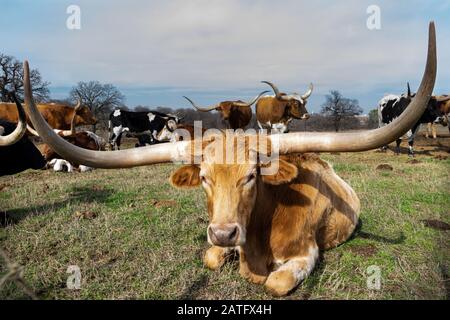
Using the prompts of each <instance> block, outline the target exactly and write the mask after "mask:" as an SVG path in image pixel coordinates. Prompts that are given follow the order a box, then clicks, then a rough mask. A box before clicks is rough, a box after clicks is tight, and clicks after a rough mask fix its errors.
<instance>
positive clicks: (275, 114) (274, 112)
mask: <svg viewBox="0 0 450 320" xmlns="http://www.w3.org/2000/svg"><path fill="white" fill-rule="evenodd" d="M262 82H263V83H267V84H268V85H269V86H271V87H272V89H273V91H274V93H275V95H274V96H265V97H262V98H261V99H259V100H258V102H257V103H256V119H257V120H258V126H259V127H260V128H261V129H268V130H270V131H271V132H272V133H286V132H288V125H289V123H290V122H291V121H292V120H293V119H300V120H306V119H308V118H309V114H308V111H307V110H306V107H305V106H306V102H307V99H308V98H309V96H310V95H311V93H312V91H313V85H312V83H311V84H310V85H309V89H308V91H307V92H306V93H305V94H304V95H302V96H300V95H299V94H297V93H293V94H286V93H282V92H280V91H279V90H278V88H277V87H276V86H275V85H274V84H273V83H271V82H268V81H262Z"/></svg>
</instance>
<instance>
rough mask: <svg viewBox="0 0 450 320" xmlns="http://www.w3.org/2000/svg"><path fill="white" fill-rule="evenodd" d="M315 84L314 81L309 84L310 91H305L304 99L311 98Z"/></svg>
mask: <svg viewBox="0 0 450 320" xmlns="http://www.w3.org/2000/svg"><path fill="white" fill-rule="evenodd" d="M313 89H314V86H313V84H312V83H310V84H309V88H308V91H306V92H305V94H303V95H302V97H301V98H302V99H303V100H306V99H308V98H309V96H311V94H312V92H313Z"/></svg>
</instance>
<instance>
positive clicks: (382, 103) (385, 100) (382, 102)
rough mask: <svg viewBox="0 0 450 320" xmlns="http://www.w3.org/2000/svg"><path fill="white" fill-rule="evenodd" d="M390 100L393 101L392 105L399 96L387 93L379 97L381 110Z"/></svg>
mask: <svg viewBox="0 0 450 320" xmlns="http://www.w3.org/2000/svg"><path fill="white" fill-rule="evenodd" d="M391 100H394V101H395V102H394V103H393V105H395V104H396V103H397V102H398V101H399V100H400V96H398V95H395V94H388V95H386V96H384V97H383V98H381V100H380V101H379V102H378V105H379V106H380V107H381V110H383V108H384V107H385V106H386V104H387V103H388V102H389V101H391Z"/></svg>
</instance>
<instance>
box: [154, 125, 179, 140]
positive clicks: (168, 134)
mask: <svg viewBox="0 0 450 320" xmlns="http://www.w3.org/2000/svg"><path fill="white" fill-rule="evenodd" d="M174 137H175V134H174V132H172V131H170V130H169V129H167V127H164V128H163V129H162V130H161V131H160V132H159V134H158V136H157V137H155V139H157V140H158V141H172V139H174Z"/></svg>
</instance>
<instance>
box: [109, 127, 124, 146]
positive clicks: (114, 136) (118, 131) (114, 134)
mask: <svg viewBox="0 0 450 320" xmlns="http://www.w3.org/2000/svg"><path fill="white" fill-rule="evenodd" d="M121 136H122V126H118V127H113V128H112V130H111V133H110V136H109V144H110V145H111V149H112V150H114V148H115V147H117V148H118V146H117V140H119V145H120V139H121Z"/></svg>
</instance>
